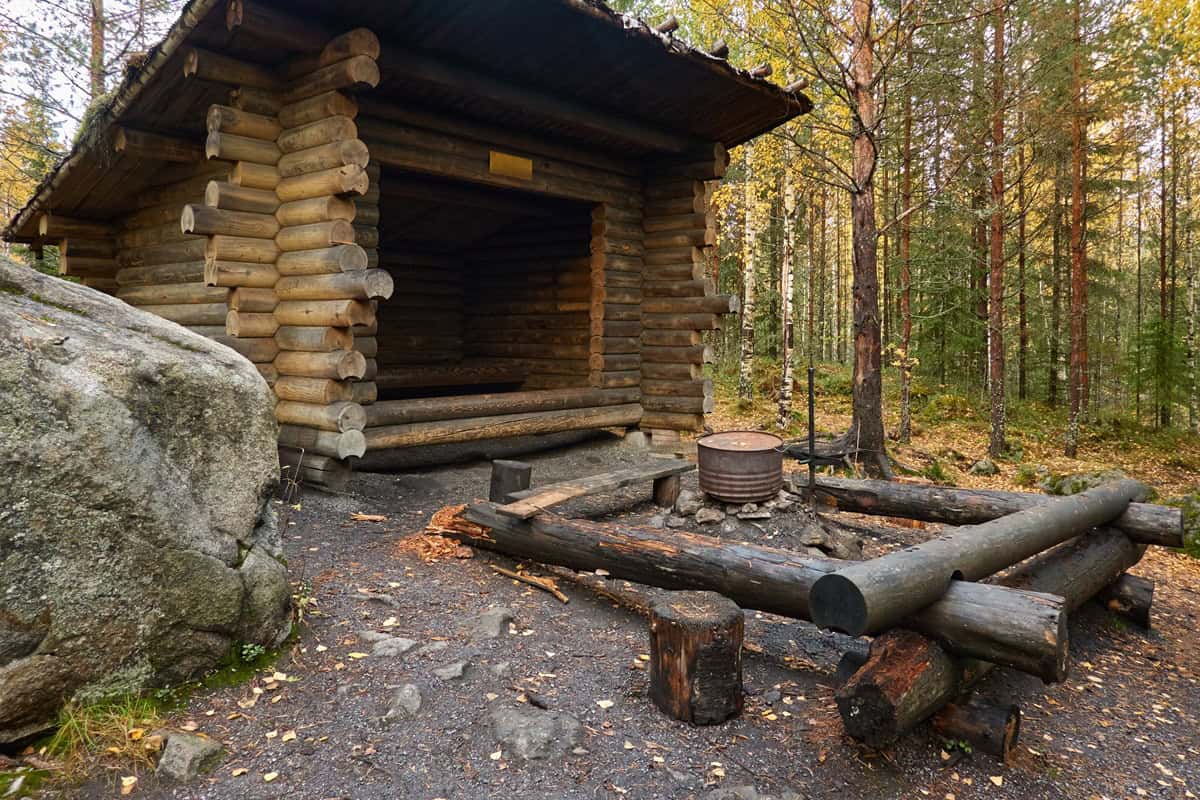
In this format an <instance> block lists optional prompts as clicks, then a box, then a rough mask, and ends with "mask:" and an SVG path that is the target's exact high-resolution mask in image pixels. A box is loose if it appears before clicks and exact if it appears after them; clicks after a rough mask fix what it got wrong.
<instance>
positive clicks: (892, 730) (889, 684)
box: [836, 528, 1145, 747]
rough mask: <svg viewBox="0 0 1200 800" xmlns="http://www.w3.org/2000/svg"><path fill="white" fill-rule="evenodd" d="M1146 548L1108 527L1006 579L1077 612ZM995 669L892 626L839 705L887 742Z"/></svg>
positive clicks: (863, 733)
mask: <svg viewBox="0 0 1200 800" xmlns="http://www.w3.org/2000/svg"><path fill="white" fill-rule="evenodd" d="M1144 552H1145V547H1144V546H1140V545H1137V544H1134V543H1133V542H1131V541H1130V540H1129V537H1127V536H1126V535H1125V534H1123V533H1121V532H1120V531H1118V530H1115V529H1113V528H1102V529H1099V530H1096V531H1093V532H1091V533H1088V534H1087V535H1085V536H1080V537H1078V538H1077V539H1075V540H1074V541H1072V542H1068V543H1066V544H1063V545H1060V546H1058V547H1056V548H1055V549H1053V550H1051V551H1050V552H1048V553H1045V554H1043V555H1042V556H1040V557H1038V558H1036V559H1032V560H1031V561H1029V562H1028V563H1026V564H1023V565H1021V567H1019V568H1018V569H1016V570H1014V571H1013V572H1011V573H1010V574H1008V575H1006V576H1004V577H1003V578H1002V579H1001V580H1000V583H1001V584H1002V585H1005V586H1011V587H1019V588H1023V589H1032V590H1034V591H1039V592H1049V593H1052V594H1056V595H1059V596H1061V597H1062V598H1063V599H1064V601H1065V603H1066V607H1067V610H1068V611H1073V610H1075V609H1076V608H1078V607H1079V606H1081V605H1083V604H1084V603H1086V602H1087V601H1088V599H1089V598H1091V597H1092V596H1093V595H1095V594H1096V593H1097V592H1099V591H1100V590H1101V589H1103V588H1104V587H1105V586H1107V585H1108V584H1110V583H1112V582H1113V581H1114V580H1116V579H1117V577H1118V576H1120V575H1121V573H1122V572H1124V571H1125V570H1126V569H1128V568H1129V567H1132V566H1133V565H1134V564H1136V563H1137V562H1138V560H1139V559H1141V557H1142V553H1144ZM994 666H996V665H995V664H993V663H989V662H987V661H982V660H978V659H958V658H954V657H953V656H951V655H950V654H948V653H947V652H946V651H945V650H944V649H943V648H942V647H941V646H940V645H939V644H938V643H936V642H934V641H932V640H931V639H929V638H927V637H925V636H921V635H919V634H917V633H914V632H913V631H909V630H895V631H889V632H888V633H886V634H883V635H882V636H879V637H877V638H876V639H875V641H874V642H872V643H871V652H870V657H869V659H868V660H867V663H866V664H865V665H863V667H862V668H861V669H859V670H858V671H857V672H856V673H855V674H854V675H853V676H852V677H851V678H850V679H849V680H848V681H847V682H846V683H845V684H844V685H843V686H842V687H841V688H840V689H839V690H838V692H837V694H836V699H837V704H838V710H839V711H840V712H841V715H842V722H843V724H844V725H845V726H846V732H847V733H849V734H850V735H851V736H853V737H854V738H856V739H859V740H860V741H863V742H866V743H867V744H869V745H872V746H874V747H882V746H885V745H887V744H890V743H891V742H893V741H894V740H895V739H896V737H898V736H900V735H901V734H902V733H904V732H905V731H907V730H909V729H910V728H912V727H913V726H914V725H916V724H917V723H919V722H921V721H922V720H924V719H926V718H927V717H929V716H930V715H932V714H933V713H934V712H936V711H937V710H938V709H939V708H941V707H942V706H943V705H945V704H946V703H948V702H950V701H951V700H952V699H954V698H955V697H957V696H958V695H960V694H961V693H963V692H965V691H966V690H967V689H969V688H970V687H971V686H973V685H974V684H975V683H976V682H977V681H978V680H979V679H980V678H982V677H983V676H984V675H986V674H987V673H988V672H989V671H990V670H991V669H992V668H993V667H994Z"/></svg>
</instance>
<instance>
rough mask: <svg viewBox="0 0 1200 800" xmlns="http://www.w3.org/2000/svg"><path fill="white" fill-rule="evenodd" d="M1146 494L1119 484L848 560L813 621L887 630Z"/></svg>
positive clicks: (823, 589)
mask: <svg viewBox="0 0 1200 800" xmlns="http://www.w3.org/2000/svg"><path fill="white" fill-rule="evenodd" d="M1144 491H1145V487H1144V486H1143V485H1142V484H1140V483H1138V482H1137V481H1114V482H1112V483H1109V484H1105V485H1103V486H1097V487H1096V488H1094V489H1089V490H1087V491H1086V492H1082V493H1080V494H1077V495H1074V496H1072V497H1066V498H1063V499H1062V500H1060V501H1058V502H1057V503H1044V504H1041V505H1037V506H1034V507H1033V508H1027V509H1025V510H1024V511H1018V512H1016V513H1015V514H1009V515H1008V516H1006V517H1002V518H1000V519H996V520H992V521H991V522H985V523H982V524H980V525H972V526H966V527H962V528H959V529H957V530H955V531H953V532H951V533H947V534H944V535H942V536H939V537H938V538H936V539H931V540H930V541H927V542H922V543H921V544H918V545H915V546H913V547H906V548H904V549H902V550H894V551H892V552H890V553H888V554H886V555H883V556H881V557H879V558H875V559H872V560H870V561H862V562H858V563H854V564H850V565H848V566H846V567H843V568H842V569H840V570H838V571H837V572H835V573H833V574H831V575H825V576H823V577H821V578H819V579H818V580H817V582H816V583H815V584H813V588H812V591H811V592H810V594H809V598H808V604H809V608H810V610H811V612H812V621H813V622H814V623H816V624H817V625H819V626H821V627H822V628H832V629H834V630H839V631H843V632H844V633H848V634H850V635H851V636H862V635H863V634H873V633H880V632H883V631H886V630H888V629H889V628H893V627H895V626H896V625H898V624H899V623H900V621H901V620H903V619H904V618H905V617H907V616H909V615H911V614H914V613H916V612H917V611H919V610H920V609H922V608H925V607H926V606H928V605H930V604H932V603H934V602H936V601H937V600H938V598H940V597H941V596H942V595H943V594H945V592H946V590H947V589H948V588H949V587H950V584H951V583H952V582H953V581H955V579H962V580H968V581H976V580H980V579H982V578H986V577H988V576H989V575H993V574H995V573H997V572H999V571H1000V570H1002V569H1005V568H1006V567H1010V566H1012V565H1013V564H1016V563H1018V562H1020V561H1023V560H1025V559H1027V558H1029V557H1030V556H1034V555H1037V554H1038V553H1040V552H1042V551H1043V550H1047V549H1049V548H1051V547H1054V546H1055V545H1057V544H1061V543H1062V542H1065V541H1067V540H1068V539H1071V538H1074V537H1075V536H1078V535H1079V534H1081V533H1083V532H1084V531H1086V530H1088V529H1090V528H1094V527H1096V526H1098V525H1105V524H1107V523H1109V522H1111V521H1112V520H1113V519H1115V518H1117V517H1118V516H1120V515H1121V514H1122V513H1123V512H1124V511H1125V509H1126V508H1128V507H1129V503H1130V502H1131V501H1132V500H1133V499H1134V498H1135V497H1138V496H1140V495H1141V494H1142V493H1143V492H1144Z"/></svg>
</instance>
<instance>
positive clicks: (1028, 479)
mask: <svg viewBox="0 0 1200 800" xmlns="http://www.w3.org/2000/svg"><path fill="white" fill-rule="evenodd" d="M1045 473H1046V468H1045V467H1042V466H1039V465H1035V464H1018V465H1017V471H1016V473H1015V474H1014V475H1013V483H1015V484H1016V485H1017V486H1023V487H1025V488H1027V489H1028V488H1030V487H1032V486H1035V485H1036V484H1037V482H1038V481H1040V480H1042V479H1043V478H1044V476H1045Z"/></svg>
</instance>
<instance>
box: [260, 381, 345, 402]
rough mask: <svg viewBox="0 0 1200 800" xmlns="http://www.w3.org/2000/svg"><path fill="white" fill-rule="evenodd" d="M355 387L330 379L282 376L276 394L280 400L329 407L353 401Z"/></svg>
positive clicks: (277, 384)
mask: <svg viewBox="0 0 1200 800" xmlns="http://www.w3.org/2000/svg"><path fill="white" fill-rule="evenodd" d="M353 387H354V384H350V383H347V382H344V381H336V380H331V379H329V378H306V377H303V376H300V375H280V376H279V379H278V380H277V381H275V394H276V396H278V397H279V399H280V400H294V401H296V402H297V403H314V404H317V405H329V404H330V403H337V402H341V401H349V400H351V399H353Z"/></svg>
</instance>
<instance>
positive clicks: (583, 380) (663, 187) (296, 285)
mask: <svg viewBox="0 0 1200 800" xmlns="http://www.w3.org/2000/svg"><path fill="white" fill-rule="evenodd" d="M723 49H724V48H723V46H721V47H718V48H717V49H716V51H715V52H705V51H702V50H698V49H694V48H692V47H689V46H688V45H686V44H685V43H683V42H682V41H681V40H680V39H679V38H677V37H676V36H675V35H674V33H673V31H672V29H671V25H670V24H665V25H662V26H659V27H658V28H652V27H650V26H648V25H646V24H644V23H642V22H640V21H638V20H635V19H633V18H630V17H627V16H623V15H620V14H617V13H615V12H613V11H612V10H610V9H609V8H608V7H607V6H605V5H604V4H603V3H600V2H597V1H596V0H401V1H400V2H394V0H393V1H391V2H389V1H385V0H339V1H338V2H331V1H330V0H289V1H288V2H282V0H262V1H261V2H254V1H252V0H192V2H190V3H189V4H188V5H187V6H186V7H185V9H184V10H183V12H182V15H181V17H180V18H179V19H178V21H177V22H176V23H175V24H174V26H173V27H172V29H171V30H170V32H169V33H168V35H167V36H166V38H165V39H164V41H163V42H162V43H161V44H159V45H158V46H157V47H156V48H155V49H154V50H152V51H150V52H149V53H148V54H146V55H145V57H144V58H142V59H141V61H140V63H139V64H137V65H136V66H130V68H129V69H128V70H127V74H126V75H125V79H124V81H123V82H122V84H121V85H120V86H119V87H118V88H117V89H116V91H115V92H114V93H113V94H111V95H109V96H108V97H107V99H106V101H105V102H104V103H103V104H102V105H101V106H100V107H99V108H97V109H96V110H95V112H94V114H93V115H92V117H91V120H90V122H89V123H88V124H87V125H86V126H85V128H84V129H83V130H82V132H81V133H80V135H79V137H78V140H77V143H76V145H75V147H74V149H73V151H72V152H71V153H70V154H69V155H68V156H67V158H66V159H65V160H64V161H63V162H62V163H61V164H60V165H59V166H58V167H57V168H56V169H55V170H54V171H53V172H52V173H51V174H50V175H49V176H48V177H47V178H46V180H44V181H43V182H42V184H41V186H40V187H39V188H38V189H37V191H36V192H35V194H34V196H33V198H32V199H31V200H30V201H29V203H28V204H27V205H26V206H25V207H24V208H23V209H22V210H21V211H20V212H19V213H18V214H17V216H16V217H15V218H14V219H13V220H12V222H11V223H10V225H9V226H8V228H7V229H6V231H5V237H6V238H7V239H9V240H12V241H18V242H26V243H29V244H31V245H33V246H34V247H35V249H36V248H38V247H41V246H43V245H56V246H58V247H59V248H60V249H59V253H60V264H61V270H62V272H63V273H64V274H66V275H70V276H78V277H79V278H80V279H81V280H82V281H83V282H84V283H86V284H88V285H89V286H92V287H94V288H96V289H99V290H101V291H105V292H109V293H111V294H114V295H116V296H117V297H118V298H121V299H122V300H124V301H126V302H128V303H130V304H133V305H136V306H140V307H142V308H143V309H145V310H146V311H149V312H151V313H154V314H158V315H160V316H162V317H165V318H167V319H171V320H173V321H175V322H177V323H179V324H181V325H185V326H187V327H189V328H191V329H192V330H194V331H196V332H198V333H200V334H203V335H205V336H210V337H213V338H216V339H219V340H220V341H221V342H223V343H225V344H226V345H228V346H229V347H231V348H233V349H235V350H237V351H238V352H239V353H241V354H242V355H243V356H245V357H246V358H247V359H249V360H250V361H251V362H253V363H254V364H255V365H256V366H257V368H258V369H259V371H260V372H261V373H262V374H263V376H264V377H265V378H266V380H267V382H268V383H270V384H271V386H272V387H273V388H274V391H275V394H276V396H277V400H278V402H277V411H276V415H277V417H278V420H279V423H280V444H281V447H284V448H290V449H289V450H287V451H286V452H288V453H291V454H293V455H294V456H295V458H296V459H297V461H296V463H297V464H300V465H301V467H300V468H301V469H302V470H303V472H304V474H305V475H307V476H308V477H309V478H310V479H312V480H313V481H315V482H321V480H322V479H323V478H326V477H332V476H335V475H342V474H344V472H345V468H346V465H347V463H348V462H347V459H355V458H360V457H364V456H365V457H366V459H367V460H368V461H369V460H370V459H371V456H372V454H373V453H379V452H383V451H388V450H390V449H393V448H404V447H412V446H421V445H430V444H440V443H450V442H463V441H470V440H479V439H494V438H501V437H508V436H514V435H528V434H544V433H551V432H558V431H567V430H576V429H591V428H614V427H633V426H639V425H640V426H641V427H642V428H643V429H649V430H668V431H669V430H677V431H687V430H698V429H700V428H701V426H702V424H703V419H704V414H705V412H707V411H709V410H711V404H712V386H711V382H709V381H706V380H705V379H704V378H703V374H702V373H703V368H704V364H705V361H706V353H707V350H706V348H705V345H704V343H703V333H704V332H705V331H707V330H710V329H715V328H716V327H718V325H719V322H720V318H721V315H722V314H728V313H731V312H734V311H736V304H737V303H736V299H735V298H732V297H728V296H721V295H717V294H715V292H714V286H713V282H712V280H711V273H712V267H711V264H712V263H714V254H713V253H712V249H713V245H714V238H715V237H714V220H713V217H712V214H711V211H710V200H711V194H712V190H713V188H714V186H715V184H716V181H718V180H719V179H720V177H721V176H722V175H723V174H724V171H725V169H726V166H727V163H728V156H727V151H728V150H729V149H730V148H731V147H733V146H735V145H738V144H741V143H743V142H746V141H748V140H750V139H752V138H753V137H755V136H758V135H760V134H762V133H764V132H766V131H769V130H771V129H772V128H775V127H776V126H778V125H780V124H782V123H784V122H786V121H787V120H789V119H791V118H793V117H796V116H798V115H800V114H804V113H806V112H807V111H808V110H809V109H810V108H811V103H810V101H809V100H808V98H807V97H805V96H804V95H803V94H801V93H800V92H799V91H798V90H796V89H795V88H794V87H793V88H782V87H780V86H778V85H775V84H773V83H770V82H769V81H768V80H767V79H766V78H765V77H764V73H766V72H769V70H766V69H759V70H755V71H753V72H749V71H744V70H739V69H736V68H734V67H733V66H732V65H731V64H729V63H728V61H726V60H725V58H724V55H725V54H724V52H722V50H723Z"/></svg>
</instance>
